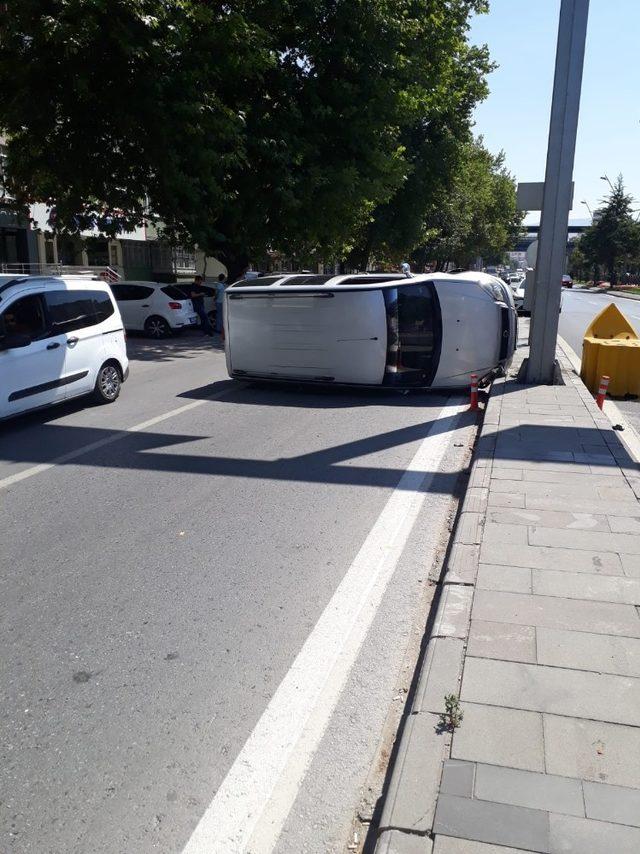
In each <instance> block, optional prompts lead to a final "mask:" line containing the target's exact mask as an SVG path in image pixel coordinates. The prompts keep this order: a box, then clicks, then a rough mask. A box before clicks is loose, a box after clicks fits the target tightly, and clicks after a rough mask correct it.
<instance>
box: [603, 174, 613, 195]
mask: <svg viewBox="0 0 640 854" xmlns="http://www.w3.org/2000/svg"><path fill="white" fill-rule="evenodd" d="M600 180H601V181H606V182H607V184H608V185H609V186H610V187H611V192H614V189H613V184H612V183H611V181H610V180H609V176H608V175H601V176H600Z"/></svg>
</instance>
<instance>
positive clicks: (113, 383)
mask: <svg viewBox="0 0 640 854" xmlns="http://www.w3.org/2000/svg"><path fill="white" fill-rule="evenodd" d="M121 388H122V380H121V378H120V371H119V370H118V368H117V367H116V366H115V365H114V364H113V362H107V364H106V365H103V366H102V367H101V368H100V370H99V371H98V376H97V378H96V384H95V388H94V389H93V396H94V398H95V399H96V400H97V401H98V403H113V401H114V400H116V398H117V397H118V395H119V394H120V389H121Z"/></svg>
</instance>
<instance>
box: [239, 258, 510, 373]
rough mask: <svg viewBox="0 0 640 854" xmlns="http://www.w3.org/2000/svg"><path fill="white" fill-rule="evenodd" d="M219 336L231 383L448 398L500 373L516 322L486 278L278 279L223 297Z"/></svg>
mask: <svg viewBox="0 0 640 854" xmlns="http://www.w3.org/2000/svg"><path fill="white" fill-rule="evenodd" d="M225 334H226V358H227V369H228V371H229V375H230V376H231V377H234V378H238V379H240V378H255V379H261V380H273V381H278V382H282V381H287V380H289V381H296V382H310V383H328V384H336V385H338V384H342V385H368V386H392V387H398V388H411V387H413V388H415V387H419V388H420V387H421V388H427V387H431V388H455V387H461V386H466V385H468V384H469V375H470V374H472V373H475V374H477V375H478V377H479V378H480V379H482V378H483V377H486V376H489V375H490V374H492V373H495V372H497V371H500V370H504V369H506V367H507V366H508V365H509V363H510V361H511V358H512V356H513V352H514V349H515V346H516V338H517V315H516V311H515V308H514V304H513V296H512V293H511V290H510V288H509V287H508V286H507V285H505V284H504V282H501V281H500V280H499V279H497V278H495V277H493V276H488V275H485V274H483V273H460V274H447V273H434V274H429V275H419V276H401V275H398V274H381V275H378V274H358V275H351V276H318V275H313V274H310V275H309V274H307V275H296V274H280V275H272V276H265V277H262V278H259V279H242V280H240V281H238V282H235V283H234V284H233V285H231V286H230V287H229V288H228V289H227V291H226V294H225Z"/></svg>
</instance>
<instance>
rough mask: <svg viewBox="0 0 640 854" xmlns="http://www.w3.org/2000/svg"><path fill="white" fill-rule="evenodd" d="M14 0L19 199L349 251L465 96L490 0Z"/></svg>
mask: <svg viewBox="0 0 640 854" xmlns="http://www.w3.org/2000/svg"><path fill="white" fill-rule="evenodd" d="M9 7H10V8H9V12H8V14H7V13H5V15H4V16H3V17H2V19H1V21H0V73H1V74H2V78H3V83H4V85H3V87H2V91H1V92H0V127H2V128H4V129H5V130H6V131H7V133H8V134H9V137H10V142H9V165H10V169H11V175H12V180H13V189H14V191H15V193H16V195H17V196H18V198H19V200H20V201H22V202H26V201H29V200H31V199H47V198H50V199H52V200H55V202H56V205H57V215H58V218H57V221H58V223H59V224H60V226H61V227H64V228H67V229H69V230H74V229H76V230H77V229H79V228H81V227H82V225H84V224H86V221H87V219H90V218H92V217H93V218H95V217H97V218H98V220H99V225H100V227H101V228H102V229H103V230H111V231H115V230H117V229H118V228H119V227H121V226H122V225H127V224H132V223H134V222H140V221H141V220H142V219H144V217H145V216H151V215H154V216H156V217H157V218H159V219H160V220H161V221H162V223H163V224H164V229H165V232H166V233H167V234H168V235H170V236H172V237H173V238H174V239H176V240H183V241H189V242H195V243H197V244H199V246H200V247H201V248H203V249H205V250H206V251H209V252H213V253H217V254H221V255H223V257H225V259H226V260H227V261H228V262H229V263H231V264H232V265H235V266H240V265H241V264H242V263H243V262H244V261H246V260H247V259H248V258H249V257H250V256H251V255H252V254H254V253H258V252H260V253H263V252H264V251H265V249H268V248H272V249H276V250H282V251H285V252H292V251H296V252H297V253H299V254H300V253H304V254H305V255H307V256H310V257H318V258H320V257H322V256H323V255H324V256H326V255H336V254H337V255H341V254H343V253H344V252H346V251H348V250H349V248H350V247H351V246H353V244H354V242H355V241H356V239H357V238H358V237H359V235H360V234H361V233H362V231H363V230H364V229H365V227H366V225H367V223H368V222H369V221H370V219H371V216H372V213H373V211H374V210H375V209H376V208H377V207H379V206H380V205H382V204H384V203H386V202H387V201H388V200H389V199H390V198H392V197H393V196H394V194H395V193H396V192H397V190H398V188H401V187H403V186H404V185H406V176H407V175H408V174H409V173H410V172H411V171H412V170H414V169H415V168H416V159H415V150H414V151H411V150H409V148H408V146H407V137H408V135H410V133H411V129H412V128H415V127H416V126H418V124H419V123H420V121H423V122H424V121H426V122H433V123H434V126H435V124H437V120H438V117H440V116H442V115H445V114H447V115H449V116H451V115H455V113H456V111H459V112H460V113H461V114H464V115H467V114H468V112H469V109H470V105H472V104H473V103H475V100H477V98H478V97H480V96H481V94H482V92H483V86H484V84H483V82H482V80H483V77H484V74H485V72H486V70H487V68H488V65H487V58H486V53H485V52H484V51H481V50H480V51H478V50H476V49H471V48H469V46H468V44H467V42H466V35H467V27H468V19H469V16H470V15H471V14H472V13H473V12H482V11H486V8H487V4H486V2H485V0H339V2H336V0H234V3H233V4H229V3H226V2H223V0H13V2H11V3H10V4H9ZM474 79H475V84H474V85H471V81H473V80H474ZM474 86H475V88H474ZM425 117H426V118H425ZM442 132H443V133H444V134H445V135H446V132H447V129H446V127H445V129H444V131H442Z"/></svg>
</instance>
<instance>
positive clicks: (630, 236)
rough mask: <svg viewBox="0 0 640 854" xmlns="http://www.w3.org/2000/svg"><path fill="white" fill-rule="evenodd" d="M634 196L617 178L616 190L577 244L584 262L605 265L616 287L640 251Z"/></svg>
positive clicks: (614, 187) (639, 229)
mask: <svg viewBox="0 0 640 854" xmlns="http://www.w3.org/2000/svg"><path fill="white" fill-rule="evenodd" d="M632 207H633V197H632V196H630V195H629V194H628V193H627V192H626V191H625V188H624V181H623V179H622V175H618V178H617V179H616V182H615V184H614V186H613V189H612V190H611V192H610V193H609V195H608V196H607V198H606V199H604V201H603V203H602V206H601V207H600V208H599V210H598V218H597V219H596V221H595V222H594V223H593V225H592V226H591V227H590V228H589V229H587V231H585V232H584V234H583V235H582V237H581V238H580V242H579V244H578V246H579V250H580V252H581V254H582V256H583V257H584V258H585V260H586V261H587V262H588V263H590V264H592V265H594V266H598V265H600V264H601V265H603V266H604V268H605V270H606V271H607V274H608V278H609V281H610V283H611V284H612V285H615V284H616V283H617V281H618V275H619V272H620V268H621V267H625V266H626V265H627V264H628V263H629V261H630V260H631V259H632V258H634V257H637V255H638V253H639V252H640V225H639V224H638V222H637V221H636V220H635V219H634V217H633V211H632Z"/></svg>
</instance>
